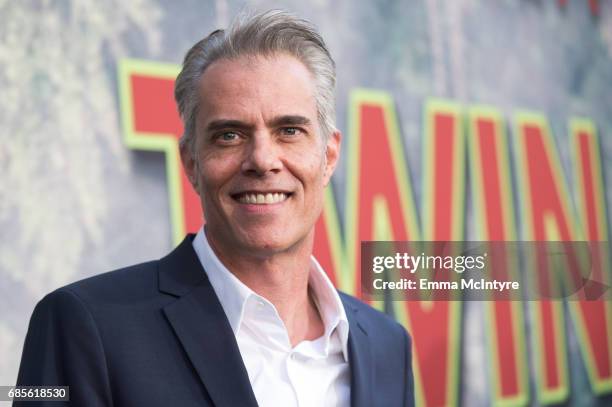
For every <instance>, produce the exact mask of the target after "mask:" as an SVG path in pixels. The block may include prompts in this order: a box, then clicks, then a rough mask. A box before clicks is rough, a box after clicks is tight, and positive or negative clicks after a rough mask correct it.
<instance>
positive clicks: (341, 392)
mask: <svg viewBox="0 0 612 407" xmlns="http://www.w3.org/2000/svg"><path fill="white" fill-rule="evenodd" d="M334 86H335V72H334V63H333V61H332V59H331V57H330V55H329V52H328V50H327V48H326V46H325V44H324V42H323V40H322V38H321V37H320V36H319V34H318V33H317V32H316V30H315V29H314V28H313V27H312V26H311V25H310V24H309V23H307V22H305V21H303V20H299V19H297V18H295V17H293V16H291V15H289V14H287V13H284V12H279V11H271V12H267V13H263V14H259V15H256V16H251V17H247V16H244V17H242V18H239V19H238V20H236V22H235V23H234V24H233V25H232V27H230V28H229V29H228V30H227V31H221V30H217V31H215V32H213V33H212V34H211V35H209V36H208V37H207V38H205V39H204V40H202V41H200V42H199V43H197V44H196V45H195V46H194V47H193V48H192V49H191V50H190V51H189V52H188V54H187V56H186V57H185V61H184V64H183V70H182V72H181V73H180V75H179V76H178V78H177V81H176V87H175V96H176V99H177V103H178V106H179V111H180V113H181V117H182V119H183V121H184V125H185V134H184V136H183V138H182V140H181V157H182V160H183V165H184V169H185V171H186V174H187V175H188V177H189V179H190V180H191V182H192V184H193V186H194V188H195V190H196V191H197V192H198V194H199V195H200V197H201V202H202V208H203V210H204V212H205V214H206V225H205V226H204V227H203V228H202V229H201V230H200V231H199V232H198V234H197V235H195V236H193V235H190V236H188V237H187V238H186V239H185V240H184V241H183V243H181V244H180V245H179V246H178V247H177V248H176V249H175V250H174V251H173V252H172V253H170V254H169V255H168V256H166V257H164V258H163V259H161V260H159V261H153V262H150V263H145V264H140V265H136V266H133V267H130V268H126V269H122V270H118V271H114V272H111V273H107V274H103V275H100V276H96V277H93V278H90V279H86V280H83V281H80V282H77V283H74V284H71V285H69V286H67V287H64V288H61V289H59V290H57V291H55V292H53V293H51V294H50V295H48V296H47V297H45V298H44V299H43V300H42V301H41V302H40V303H39V304H38V305H37V307H36V309H35V311H34V314H33V316H32V320H31V323H30V328H29V332H28V336H27V338H26V343H25V347H24V354H23V360H22V364H21V368H20V372H19V379H18V383H19V384H20V385H67V386H70V397H71V400H72V404H73V405H79V406H111V405H113V406H169V405H173V406H174V405H176V406H213V405H214V406H255V405H258V404H259V405H261V406H283V407H284V406H349V405H351V406H364V407H366V406H367V407H369V406H406V405H413V403H414V393H413V384H412V369H411V350H410V346H411V344H410V339H409V337H408V334H407V333H406V331H405V330H404V329H403V328H402V327H401V326H400V325H399V324H397V323H396V322H394V321H393V320H392V319H390V318H389V317H387V316H385V315H384V314H381V313H379V312H378V311H375V310H373V309H372V308H370V307H369V306H367V305H365V304H363V303H361V302H360V301H358V300H356V299H354V298H352V297H349V296H348V295H345V294H339V293H338V292H337V291H336V290H335V289H334V288H333V286H332V285H331V283H330V280H329V279H328V278H327V277H326V275H325V272H324V271H323V270H322V269H321V267H320V266H319V265H318V263H317V262H316V260H315V259H314V258H313V257H312V248H313V242H314V238H315V236H314V225H315V222H316V220H317V218H318V217H319V216H320V214H321V210H322V205H323V191H324V188H325V187H326V185H327V184H328V183H329V181H330V177H331V175H332V173H333V171H334V168H335V166H336V163H337V160H338V156H339V150H340V141H341V135H340V132H339V131H338V130H336V129H335V127H334V99H333V92H334Z"/></svg>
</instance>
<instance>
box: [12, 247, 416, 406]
mask: <svg viewBox="0 0 612 407" xmlns="http://www.w3.org/2000/svg"><path fill="white" fill-rule="evenodd" d="M192 239H193V235H190V236H188V237H187V238H186V239H185V240H184V241H183V242H182V243H181V244H180V245H179V246H178V247H177V248H176V249H175V250H174V251H173V252H172V253H170V254H169V255H168V256H166V257H164V258H163V259H161V260H158V261H152V262H149V263H143V264H139V265H136V266H132V267H128V268H125V269H121V270H117V271H113V272H110V273H105V274H101V275H98V276H95V277H92V278H88V279H85V280H82V281H79V282H76V283H74V284H70V285H68V286H66V287H63V288H60V289H58V290H56V291H54V292H52V293H51V294H49V295H47V296H46V297H45V298H43V299H42V300H41V301H40V302H39V303H38V305H37V306H36V308H35V310H34V313H33V314H32V318H31V320H30V326H29V329H28V334H27V337H26V340H25V345H24V350H23V356H22V360H21V366H20V369H19V376H18V384H19V385H56V386H59V385H62V386H70V399H71V402H70V405H72V406H84V407H97V406H116V407H119V406H138V407H142V406H146V407H155V406H182V407H191V406H194V407H195V406H198V407H202V406H217V407H221V406H241V407H242V406H256V405H257V401H256V399H255V396H254V394H253V390H252V389H251V385H250V382H249V378H248V375H247V371H246V368H245V366H244V364H243V362H242V358H241V356H240V352H239V350H238V345H237V343H236V340H235V337H234V334H233V331H232V329H231V327H230V325H229V322H228V320H227V318H226V316H225V313H224V312H223V308H222V307H221V304H220V303H219V300H218V298H217V296H216V294H215V292H214V290H213V288H212V286H211V285H210V282H209V281H208V278H207V277H206V273H204V272H203V270H202V266H201V263H200V262H199V260H198V258H197V256H196V254H195V251H194V250H193V247H192V244H191V241H192ZM340 297H341V298H342V302H343V304H344V307H345V309H346V313H347V316H348V320H349V343H348V347H349V365H350V370H351V406H353V407H357V406H362V407H372V406H412V405H413V404H414V392H413V378H412V368H411V343H410V337H409V336H408V334H407V333H406V330H405V329H404V328H403V327H401V326H400V325H399V324H397V323H396V322H395V321H393V320H392V319H391V318H389V317H388V316H386V315H384V314H382V313H380V312H378V311H376V310H374V309H373V308H371V307H369V306H367V305H365V304H363V303H362V302H360V301H359V300H357V299H355V298H353V297H350V296H348V295H346V294H343V293H341V294H340ZM16 405H19V403H16ZM26 405H28V406H32V405H36V404H35V403H27V404H26ZM41 405H44V406H50V405H53V404H50V403H46V404H44V403H43V404H41ZM57 405H66V404H65V403H59V404H57Z"/></svg>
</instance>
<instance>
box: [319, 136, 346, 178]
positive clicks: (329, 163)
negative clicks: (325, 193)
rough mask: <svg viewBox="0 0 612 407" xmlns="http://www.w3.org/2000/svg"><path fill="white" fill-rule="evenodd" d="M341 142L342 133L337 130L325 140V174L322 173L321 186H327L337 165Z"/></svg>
mask: <svg viewBox="0 0 612 407" xmlns="http://www.w3.org/2000/svg"><path fill="white" fill-rule="evenodd" d="M341 142H342V133H340V131H339V130H335V131H334V132H333V133H332V134H330V136H329V138H328V139H327V145H326V146H325V172H324V173H323V184H324V185H325V186H327V184H329V180H330V179H331V176H332V175H333V173H334V170H335V169H336V165H337V164H338V159H339V158H340V145H341Z"/></svg>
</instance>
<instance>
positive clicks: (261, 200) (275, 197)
mask: <svg viewBox="0 0 612 407" xmlns="http://www.w3.org/2000/svg"><path fill="white" fill-rule="evenodd" d="M285 199H287V194H285V193H283V192H275V193H271V192H269V193H267V194H244V195H242V196H240V197H239V198H238V201H239V202H240V203H243V204H257V205H269V204H275V203H279V202H283V201H284V200H285Z"/></svg>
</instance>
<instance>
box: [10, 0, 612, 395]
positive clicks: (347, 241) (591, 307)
mask: <svg viewBox="0 0 612 407" xmlns="http://www.w3.org/2000/svg"><path fill="white" fill-rule="evenodd" d="M245 6H246V7H249V8H252V9H256V10H265V9H269V8H274V7H282V8H285V9H287V10H290V11H293V12H295V13H297V14H298V15H300V16H303V17H305V18H307V19H309V20H311V21H313V22H314V23H315V24H316V25H317V26H318V27H319V28H320V30H321V32H322V33H323V36H324V37H325V39H326V41H327V42H328V45H329V47H330V48H331V51H332V54H333V56H334V58H335V60H336V63H337V71H338V89H337V124H338V128H339V129H340V130H341V131H342V132H343V133H344V149H343V153H342V162H341V164H340V168H339V170H338V172H337V174H336V175H335V177H334V179H333V182H332V184H333V185H332V186H331V187H330V188H329V189H328V190H327V195H326V205H325V211H324V214H323V216H322V217H321V219H320V221H319V223H318V225H317V243H316V252H317V256H318V257H319V259H320V260H321V262H322V264H323V265H324V266H325V268H326V270H327V271H328V273H329V274H330V276H331V277H332V279H333V281H334V282H335V284H336V285H337V286H338V287H339V288H341V289H343V290H345V291H348V292H350V293H353V294H356V295H359V292H360V290H359V276H358V272H359V270H358V264H359V261H358V258H359V244H360V242H361V241H362V240H406V239H410V240H418V239H421V240H427V239H428V240H486V239H492V240H547V239H551V240H552V239H563V240H593V241H605V242H606V245H607V246H606V248H607V249H608V250H604V251H603V252H601V253H599V255H600V263H598V264H601V265H602V267H601V268H600V269H598V270H595V271H594V274H593V275H592V278H593V279H595V280H596V281H598V282H600V283H603V284H607V285H610V284H611V274H610V268H609V264H610V259H609V247H610V246H609V244H608V243H607V241H608V239H609V235H608V229H609V225H610V223H609V203H610V202H612V196H611V195H610V193H611V191H612V188H611V185H610V183H611V182H612V180H610V178H609V177H610V174H612V172H611V170H612V92H611V90H612V3H611V2H609V1H605V0H600V1H596V0H590V1H589V0H574V1H572V0H565V1H563V0H558V1H557V0H497V1H490V0H449V1H443V0H418V1H417V0H410V1H408V0H404V1H391V0H387V1H383V0H378V1H368V2H365V1H364V2H357V1H353V0H312V1H309V2H304V1H283V2H279V1H249V2H244V1H227V0H214V1H213V0H208V1H196V0H192V1H172V2H171V1H161V0H159V1H154V0H134V1H120V0H113V1H110V0H109V1H95V0H65V1H61V0H58V1H35V0H31V1H0V89H1V93H0V94H1V95H2V97H0V129H1V132H0V137H2V139H1V140H2V142H1V144H0V230H1V231H2V233H1V234H0V276H1V277H2V278H1V280H0V309H1V310H2V317H1V318H0V355H1V357H0V384H2V385H9V384H13V383H14V381H15V378H16V374H17V369H18V365H19V358H20V353H21V348H22V346H23V339H24V335H25V332H26V329H27V324H28V319H29V316H30V313H31V312H32V309H33V307H34V305H35V303H36V302H37V301H38V300H39V299H40V298H41V297H42V296H44V294H45V293H47V292H49V291H51V290H53V289H55V288H57V287H59V286H61V285H64V284H67V283H69V282H72V281H75V280H78V279H81V278H85V277H88V276H91V275H94V274H97V273H101V272H104V271H108V270H112V269H114V268H118V267H121V266H125V265H128V264H133V263H136V262H141V261H144V260H148V259H152V258H159V257H161V256H163V255H164V254H165V253H167V252H168V251H169V250H170V249H171V248H172V247H173V246H174V245H175V244H176V243H177V242H178V241H179V240H180V239H181V237H182V236H183V234H184V233H185V232H187V231H193V230H195V229H196V228H197V227H198V226H199V225H200V224H201V222H202V214H201V213H200V212H199V211H198V208H197V201H196V200H195V198H194V195H193V193H192V192H191V191H190V190H189V189H188V188H187V184H186V183H185V179H184V178H183V175H182V173H181V170H180V167H179V161H178V155H177V147H176V139H177V136H178V135H179V134H180V132H181V124H180V121H179V120H178V117H177V114H176V108H175V106H174V104H173V99H172V83H173V79H174V78H175V76H176V74H177V72H178V69H179V64H180V62H181V60H182V57H183V55H184V53H185V52H186V51H187V49H188V48H189V47H190V46H191V45H192V44H193V43H194V42H195V41H197V40H199V39H200V38H202V37H203V36H205V35H206V34H208V33H209V32H210V31H212V30H213V29H216V28H218V27H225V26H226V25H227V24H228V22H229V21H230V20H231V18H232V16H234V15H235V14H236V13H237V12H238V11H239V10H241V9H242V8H244V7H245ZM377 305H378V306H380V307H381V308H384V309H385V310H386V311H387V312H389V313H392V314H393V315H394V316H395V317H396V318H397V319H398V320H399V321H401V322H402V323H403V324H405V325H406V326H407V327H408V329H409V330H410V332H411V334H412V336H413V340H414V349H413V350H414V353H413V354H414V368H415V376H416V389H417V400H418V403H419V405H421V406H443V405H449V406H453V405H465V406H487V405H491V404H498V405H530V404H538V405H539V404H559V403H560V404H568V405H585V406H597V405H601V406H603V405H610V403H612V308H611V306H610V302H609V301H597V302H588V303H586V302H577V301H574V302H571V303H568V302H566V303H563V302H553V303H551V302H529V303H527V302H524V303H521V302H506V303H503V302H497V303H495V302H458V301H457V302H425V301H424V302H416V301H413V302H389V303H387V304H386V305H380V304H377Z"/></svg>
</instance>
